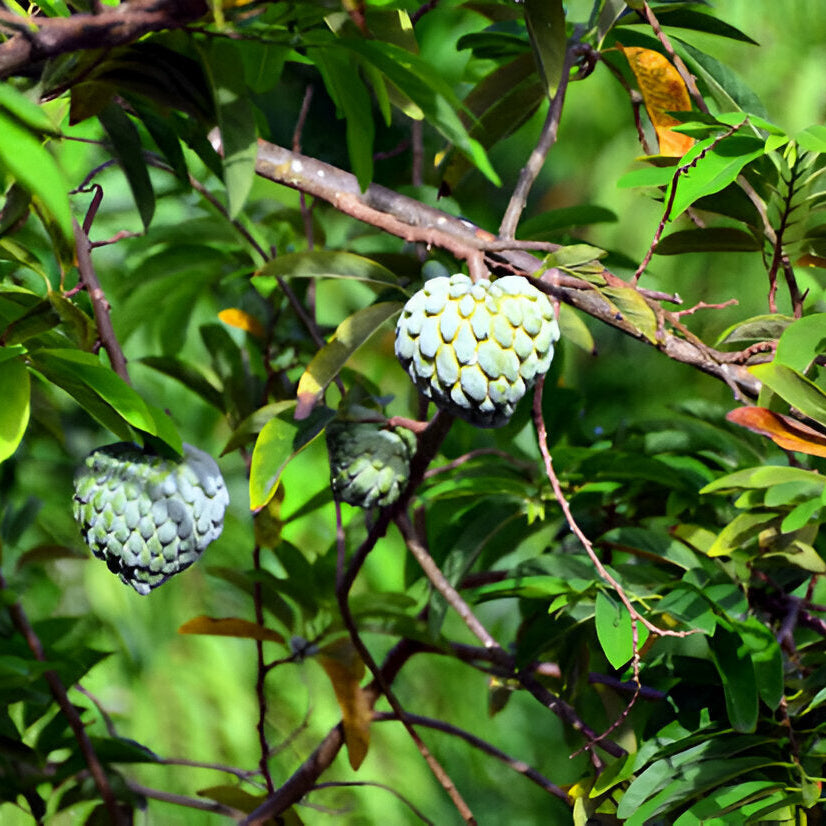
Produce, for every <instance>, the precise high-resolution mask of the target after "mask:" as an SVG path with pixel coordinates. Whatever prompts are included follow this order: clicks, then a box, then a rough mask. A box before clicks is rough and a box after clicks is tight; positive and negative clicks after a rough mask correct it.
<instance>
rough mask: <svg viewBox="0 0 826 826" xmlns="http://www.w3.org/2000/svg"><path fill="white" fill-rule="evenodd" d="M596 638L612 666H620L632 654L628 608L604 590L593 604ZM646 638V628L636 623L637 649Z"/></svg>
mask: <svg viewBox="0 0 826 826" xmlns="http://www.w3.org/2000/svg"><path fill="white" fill-rule="evenodd" d="M595 609H596V610H595V622H596V628H597V639H598V640H599V644H600V647H601V648H602V650H603V652H604V653H605V657H606V659H607V660H608V662H609V663H610V664H611V667H612V668H617V669H619V668H622V667H623V666H624V665H625V664H626V663H628V662H629V661H630V660H631V658H632V657H633V655H634V635H633V631H632V628H631V615H630V614H629V613H628V609H627V608H626V607H625V606H624V605H622V604H621V603H620V602H618V601H616V600H615V599H613V598H612V597H610V596H609V595H608V594H606V593H605V591H599V593H598V594H597V598H596V605H595ZM647 639H648V629H647V628H646V627H645V626H644V625H643V624H642V623H640V622H638V623H637V650H639V649H640V648H642V646H643V645H644V644H645V641H646V640H647Z"/></svg>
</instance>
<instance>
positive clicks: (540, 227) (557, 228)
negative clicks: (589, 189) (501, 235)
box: [519, 204, 617, 241]
mask: <svg viewBox="0 0 826 826" xmlns="http://www.w3.org/2000/svg"><path fill="white" fill-rule="evenodd" d="M616 220H617V215H616V213H615V212H612V211H611V210H610V209H606V208H605V207H601V206H595V205H593V204H580V205H579V206H572V207H560V208H558V209H549V210H548V211H547V212H543V213H541V214H540V215H535V216H534V217H533V218H528V220H527V221H523V222H522V223H521V224H519V238H520V239H522V240H538V241H544V240H547V239H549V238H552V237H554V236H557V235H559V234H560V233H561V232H562V231H563V230H570V229H573V228H574V227H584V226H589V225H591V224H605V223H613V222H615V221H616Z"/></svg>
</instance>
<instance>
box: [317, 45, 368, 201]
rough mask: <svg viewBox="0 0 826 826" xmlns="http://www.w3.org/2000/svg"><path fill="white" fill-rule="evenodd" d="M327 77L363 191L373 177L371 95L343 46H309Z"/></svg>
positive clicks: (353, 169) (325, 79)
mask: <svg viewBox="0 0 826 826" xmlns="http://www.w3.org/2000/svg"><path fill="white" fill-rule="evenodd" d="M308 56H310V57H312V58H313V59H314V60H315V63H316V66H317V67H318V70H319V71H320V72H321V76H322V78H324V85H325V86H326V87H327V90H328V91H329V92H330V96H331V97H332V98H333V100H334V101H335V103H336V106H337V107H338V108H339V110H340V112H341V115H343V116H344V118H345V120H346V123H347V128H346V136H347V137H346V139H347V152H348V154H349V156H350V164H351V166H352V171H353V174H354V175H355V176H356V178H358V182H359V186H360V187H361V190H362V192H363V191H364V190H365V189H367V187H368V185H369V184H370V181H371V180H372V178H373V138H374V137H375V127H374V125H373V112H372V107H371V103H370V95H369V94H368V93H367V88H366V87H365V85H364V83H363V82H362V80H361V77H360V76H359V73H358V70H357V69H356V68H355V67H354V66H353V64H352V62H351V60H350V59H348V55H347V52H346V51H345V50H343V49H341V50H338V49H308Z"/></svg>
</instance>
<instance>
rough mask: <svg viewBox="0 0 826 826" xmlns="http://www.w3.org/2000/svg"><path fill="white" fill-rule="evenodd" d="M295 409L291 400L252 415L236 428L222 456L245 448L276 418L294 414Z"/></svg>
mask: <svg viewBox="0 0 826 826" xmlns="http://www.w3.org/2000/svg"><path fill="white" fill-rule="evenodd" d="M294 409H295V402H294V401H292V400H289V401H281V402H274V403H273V404H267V405H264V407H261V408H259V409H258V410H256V411H255V412H254V413H251V414H250V415H249V416H247V418H246V419H244V420H243V421H242V422H241V423H240V424H239V425H238V427H236V428H235V430H234V431H233V433H232V436H230V438H229V441H228V442H227V444H226V446H225V447H224V449H223V450H222V451H221V455H222V456H225V455H226V454H227V453H229V452H230V451H233V450H237V449H238V448H239V447H243V446H244V445H245V444H247V442H250V441H252V438H253V436H257V435H258V434H259V433H260V432H261V431H262V430H263V428H264V425H266V424H267V422H268V421H269V420H270V419H272V418H273V417H274V416H278V415H279V414H280V413H284V412H285V411H288V412H289V413H290V414H292V412H293V410H294Z"/></svg>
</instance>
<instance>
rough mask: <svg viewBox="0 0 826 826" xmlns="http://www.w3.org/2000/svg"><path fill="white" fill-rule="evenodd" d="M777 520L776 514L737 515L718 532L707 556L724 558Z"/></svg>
mask: <svg viewBox="0 0 826 826" xmlns="http://www.w3.org/2000/svg"><path fill="white" fill-rule="evenodd" d="M777 518H778V517H777V514H776V513H764V512H758V513H751V512H749V513H741V514H738V515H737V516H735V517H734V519H732V521H731V522H729V524H728V525H726V527H725V528H723V530H722V531H720V533H719V535H718V536H717V539H715V540H714V544H713V545H712V546H711V548H709V551H708V555H709V556H710V557H715V556H724V555H726V554H730V553H731V552H732V551H736V550H739V549H740V548H742V547H743V546H744V545H746V544H747V543H748V542H750V541H751V540H752V539H754V537H756V536H757V535H758V534H759V533H760V532H761V531H762V530H764V529H765V528H767V527H768V526H769V524H770V523H771V522H775V521H777Z"/></svg>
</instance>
